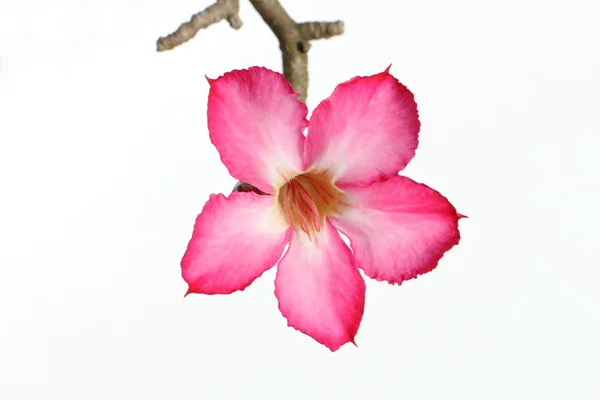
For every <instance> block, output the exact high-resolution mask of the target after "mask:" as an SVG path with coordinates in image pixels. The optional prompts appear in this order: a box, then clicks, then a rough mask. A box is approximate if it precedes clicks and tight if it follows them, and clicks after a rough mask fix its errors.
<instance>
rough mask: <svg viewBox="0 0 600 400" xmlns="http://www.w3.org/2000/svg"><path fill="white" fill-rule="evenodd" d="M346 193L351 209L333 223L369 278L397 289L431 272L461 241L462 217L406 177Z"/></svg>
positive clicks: (441, 200) (432, 193)
mask: <svg viewBox="0 0 600 400" xmlns="http://www.w3.org/2000/svg"><path fill="white" fill-rule="evenodd" d="M346 194H347V195H348V196H349V198H350V199H351V203H352V204H354V205H355V207H354V208H349V209H347V210H346V211H344V213H343V215H342V216H339V217H336V218H332V223H333V225H334V226H335V227H336V228H337V229H339V230H340V231H341V232H342V233H344V234H345V235H346V236H348V238H349V239H350V243H351V247H352V250H353V257H354V260H355V264H356V266H357V267H359V268H361V269H362V270H364V272H365V274H366V275H367V276H369V277H371V278H373V279H376V280H384V281H388V282H390V283H397V284H400V283H402V282H403V281H405V280H407V279H411V278H415V277H417V276H418V275H420V274H424V273H426V272H429V271H431V270H433V269H434V268H435V267H436V266H437V264H438V261H439V260H440V258H441V257H442V256H443V255H444V253H445V252H446V251H448V250H450V248H452V247H453V246H454V245H456V244H458V242H459V240H460V234H459V231H458V220H459V219H460V218H461V217H462V216H461V215H459V214H457V212H456V209H455V208H454V207H453V206H452V205H451V204H450V202H448V200H447V199H446V198H445V197H444V196H442V195H441V194H440V193H438V192H436V191H435V190H433V189H431V188H430V187H428V186H426V185H423V184H420V183H417V182H415V181H413V180H411V179H409V178H406V177H402V176H394V177H392V178H390V179H389V180H388V181H384V182H376V183H374V184H372V185H371V186H369V187H367V188H347V189H346Z"/></svg>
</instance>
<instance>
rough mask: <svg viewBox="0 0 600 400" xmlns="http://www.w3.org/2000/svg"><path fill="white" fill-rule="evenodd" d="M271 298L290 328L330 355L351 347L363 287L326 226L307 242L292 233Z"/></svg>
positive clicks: (340, 244) (336, 237)
mask: <svg viewBox="0 0 600 400" xmlns="http://www.w3.org/2000/svg"><path fill="white" fill-rule="evenodd" d="M275 296H277V299H278V300H279V310H280V311H281V313H282V314H283V316H284V317H285V318H286V319H287V320H288V325H289V326H291V327H294V328H296V329H297V330H299V331H300V332H302V333H305V334H306V335H309V336H311V337H312V338H314V339H315V340H316V341H317V342H319V343H321V344H323V345H325V346H327V347H328V348H329V349H330V350H331V351H336V350H337V349H339V348H340V346H342V345H343V344H345V343H348V342H352V343H354V336H355V335H356V332H357V331H358V327H359V325H360V321H361V319H362V315H363V311H364V307H365V282H364V280H363V278H362V276H361V275H360V272H359V271H358V269H356V268H355V267H354V266H353V265H352V261H351V253H350V249H349V248H348V247H347V246H346V245H345V244H344V242H343V241H342V239H341V238H340V236H339V234H338V233H337V232H336V230H335V229H334V228H333V227H332V226H331V224H329V222H327V223H326V224H325V226H324V227H323V229H322V230H321V232H319V233H318V234H317V236H316V237H314V236H313V237H312V240H310V239H309V238H308V236H307V235H306V234H305V233H304V232H298V231H297V230H296V231H294V233H293V235H292V240H291V242H290V247H289V249H288V251H287V253H286V254H285V256H283V258H282V259H281V261H280V262H279V264H278V266H277V277H276V278H275Z"/></svg>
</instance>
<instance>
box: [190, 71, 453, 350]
mask: <svg viewBox="0 0 600 400" xmlns="http://www.w3.org/2000/svg"><path fill="white" fill-rule="evenodd" d="M209 83H210V92H209V95H208V130H209V134H210V138H211V141H212V143H213V144H214V145H215V147H216V148H217V150H218V151H219V154H220V156H221V160H222V161H223V164H225V166H226V167H227V169H228V170H229V173H230V174H231V176H233V177H234V178H236V179H238V180H240V181H244V182H248V183H250V184H251V185H253V186H255V187H256V188H258V189H259V190H260V191H262V192H264V193H265V194H266V195H259V194H257V193H252V192H245V193H240V192H234V193H232V194H231V195H230V196H229V197H226V196H224V195H222V194H216V195H215V194H213V195H211V196H210V198H209V199H208V201H207V202H206V204H205V206H204V208H203V210H202V212H201V213H200V215H198V217H197V219H196V223H195V226H194V231H193V234H192V238H191V240H190V243H189V245H188V248H187V251H186V252H185V255H184V257H183V260H182V262H181V267H182V274H183V279H184V280H185V281H186V282H187V283H188V285H189V290H188V294H189V293H203V294H228V293H232V292H235V291H237V290H243V289H244V288H246V287H247V286H248V285H250V284H251V283H252V282H253V281H254V280H255V279H256V278H258V277H259V276H261V275H262V274H263V273H264V272H265V271H267V270H268V269H270V268H272V267H273V266H274V265H275V264H276V263H277V261H278V260H279V259H280V257H281V255H282V252H283V250H284V248H285V246H286V245H287V244H288V243H289V248H288V249H287V252H286V253H285V255H284V256H283V257H282V258H281V260H279V263H277V274H276V278H275V296H276V297H277V300H278V302H279V309H280V311H281V313H282V314H283V316H284V317H285V318H286V319H287V321H288V325H290V326H292V327H294V328H295V329H297V330H299V331H300V332H303V333H305V334H307V335H309V336H311V337H312V338H314V339H315V340H316V341H318V342H319V343H322V344H323V345H325V346H327V347H328V348H329V349H331V350H332V351H335V350H337V349H338V348H339V347H340V346H342V345H343V344H345V343H348V342H351V343H354V337H355V335H356V333H357V331H358V328H359V325H360V321H361V319H362V315H363V311H364V305H365V282H364V280H363V278H362V276H361V274H360V272H359V269H361V270H362V271H363V272H364V274H365V275H367V276H368V277H370V278H373V279H376V280H380V281H387V282H389V283H394V284H400V283H402V282H403V281H405V280H407V279H411V278H415V277H416V276H418V275H420V274H423V273H426V272H429V271H431V270H432V269H434V268H435V267H436V266H437V264H438V261H439V260H440V258H441V257H442V256H443V254H444V253H445V252H446V251H448V250H449V249H450V248H451V247H452V246H454V245H456V244H457V243H458V241H459V239H460V234H459V231H458V220H459V219H460V218H461V217H462V216H461V215H460V214H458V213H457V212H456V209H455V208H454V207H453V206H452V205H451V204H450V203H449V202H448V200H447V199H446V198H445V197H444V196H442V195H441V194H440V193H438V192H437V191H435V190H433V189H431V188H429V187H428V186H425V185H423V184H420V183H417V182H415V181H413V180H411V179H409V178H406V177H403V176H398V172H399V171H401V170H402V169H404V167H405V166H406V165H407V164H408V162H409V161H410V160H411V159H412V158H413V156H414V154H415V149H416V148H417V144H418V133H419V128H420V123H419V116H418V112H417V105H416V103H415V101H414V97H413V95H412V93H411V92H410V91H409V90H408V89H407V88H406V87H405V86H404V85H402V84H401V83H400V82H398V80H396V78H394V77H393V76H392V75H391V74H390V73H389V68H388V69H387V70H385V71H384V72H382V73H379V74H376V75H373V76H368V77H356V78H353V79H351V80H349V81H347V82H344V83H342V84H340V85H338V86H337V87H336V88H335V90H334V91H333V93H332V94H331V96H329V98H327V99H326V100H324V101H322V102H321V103H320V104H319V105H318V106H317V108H316V109H315V110H314V112H313V114H312V116H311V119H310V122H308V121H307V114H308V111H307V108H306V105H305V104H304V103H302V102H301V101H300V100H299V99H298V94H297V93H295V92H294V90H293V89H292V87H291V86H290V85H289V83H288V82H287V81H286V80H285V78H284V77H283V75H281V74H279V73H276V72H273V71H271V70H268V69H266V68H261V67H252V68H249V69H246V70H236V71H231V72H228V73H226V74H224V75H223V76H221V77H220V78H218V79H215V80H210V79H209ZM306 128H308V133H307V134H306V136H305V135H304V133H303V132H304V130H305V129H306ZM338 231H339V232H341V233H343V234H344V235H346V236H347V237H348V238H349V239H350V244H351V246H350V247H351V248H352V251H351V250H350V248H348V246H346V244H345V243H344V242H343V241H342V239H341V237H340V235H339V233H338Z"/></svg>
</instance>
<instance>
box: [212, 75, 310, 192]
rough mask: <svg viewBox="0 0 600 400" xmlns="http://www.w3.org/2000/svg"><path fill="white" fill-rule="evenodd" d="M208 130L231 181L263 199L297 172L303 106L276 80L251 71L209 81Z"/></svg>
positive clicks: (303, 125)
mask: <svg viewBox="0 0 600 400" xmlns="http://www.w3.org/2000/svg"><path fill="white" fill-rule="evenodd" d="M209 82H210V92H209V94H208V130H209V133H210V139H211V141H212V143H213V144H214V145H215V147H216V148H217V150H218V151H219V154H220V155H221V160H222V161H223V164H225V166H226V167H227V169H228V170H229V173H230V174H231V176H233V177H234V178H236V179H239V180H241V181H244V182H248V183H250V184H252V185H254V186H256V187H257V188H259V189H260V190H262V191H263V192H265V193H273V189H272V188H273V186H278V185H280V184H281V183H282V182H284V181H285V178H286V177H287V178H291V177H292V176H293V175H295V174H296V173H297V171H300V170H302V166H303V165H302V151H303V146H304V135H303V134H302V131H303V130H304V128H306V126H307V125H308V122H307V120H306V115H307V113H308V111H307V109H306V105H305V104H304V103H302V102H301V101H300V100H299V99H298V94H297V93H295V92H294V90H293V89H292V87H291V86H290V84H289V83H288V82H287V81H286V80H285V78H284V77H283V75H282V74H279V73H277V72H274V71H271V70H268V69H266V68H260V67H252V68H250V69H245V70H236V71H231V72H228V73H226V74H225V75H223V76H221V77H220V78H218V79H216V80H209Z"/></svg>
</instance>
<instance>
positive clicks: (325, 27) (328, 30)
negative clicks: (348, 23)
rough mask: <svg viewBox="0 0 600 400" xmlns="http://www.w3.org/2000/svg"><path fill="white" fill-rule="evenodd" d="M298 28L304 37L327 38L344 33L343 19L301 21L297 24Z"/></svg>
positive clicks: (310, 38) (311, 38)
mask: <svg viewBox="0 0 600 400" xmlns="http://www.w3.org/2000/svg"><path fill="white" fill-rule="evenodd" d="M298 28H299V29H300V33H302V36H303V37H304V38H305V39H309V40H314V39H329V38H330V37H333V36H337V35H341V34H342V33H344V21H335V22H302V23H300V24H298Z"/></svg>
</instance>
